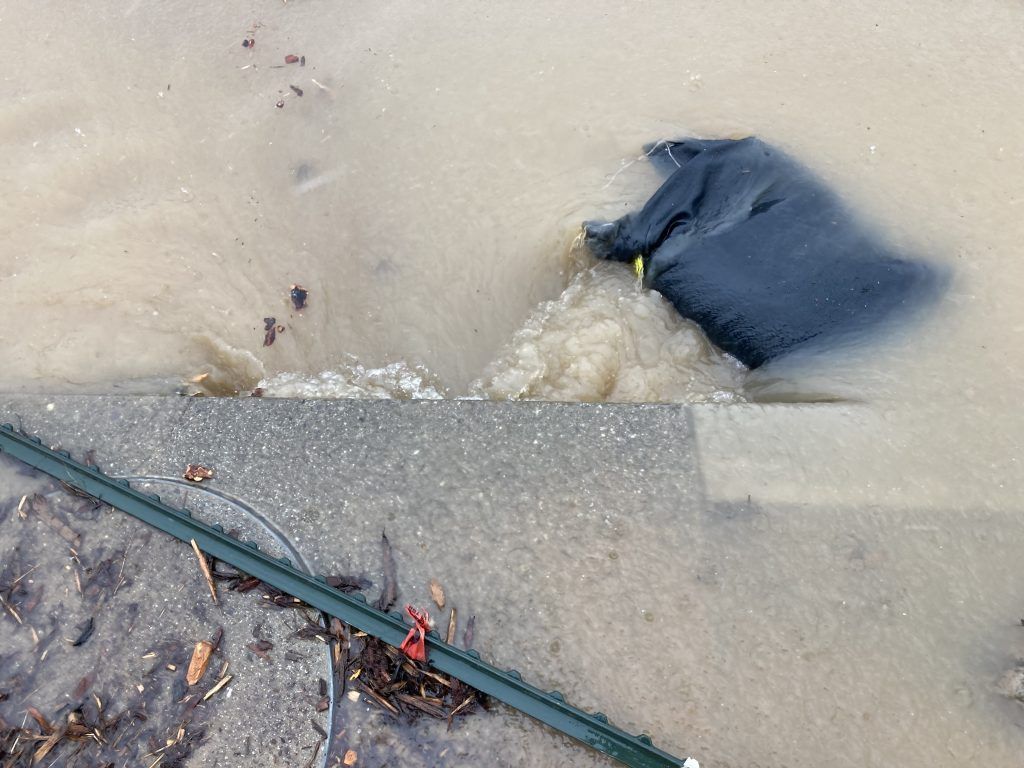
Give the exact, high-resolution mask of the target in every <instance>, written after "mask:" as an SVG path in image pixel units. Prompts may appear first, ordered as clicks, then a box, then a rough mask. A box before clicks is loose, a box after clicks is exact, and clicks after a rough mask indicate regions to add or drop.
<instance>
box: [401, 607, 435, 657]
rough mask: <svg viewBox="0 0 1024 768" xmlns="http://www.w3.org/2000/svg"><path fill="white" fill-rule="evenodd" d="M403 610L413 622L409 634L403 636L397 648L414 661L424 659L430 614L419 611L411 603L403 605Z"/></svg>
mask: <svg viewBox="0 0 1024 768" xmlns="http://www.w3.org/2000/svg"><path fill="white" fill-rule="evenodd" d="M405 612H406V613H408V614H409V616H410V617H411V618H412V620H413V621H414V622H415V624H414V626H413V628H412V629H410V630H409V634H408V635H406V636H405V640H403V641H402V644H401V645H400V646H398V648H399V650H400V651H402V653H404V654H405V655H406V656H408V657H409V658H410V659H412V660H414V661H426V660H427V642H426V639H427V632H429V631H430V616H429V615H427V612H426V611H423V612H422V613H420V612H419V611H417V610H416V609H415V608H413V607H412V606H411V605H407V606H405Z"/></svg>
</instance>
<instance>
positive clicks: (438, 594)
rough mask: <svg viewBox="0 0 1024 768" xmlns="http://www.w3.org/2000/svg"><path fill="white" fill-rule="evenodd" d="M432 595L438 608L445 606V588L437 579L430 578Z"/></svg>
mask: <svg viewBox="0 0 1024 768" xmlns="http://www.w3.org/2000/svg"><path fill="white" fill-rule="evenodd" d="M430 597H431V598H432V599H433V600H434V603H435V604H436V605H437V607H438V608H444V588H443V587H442V586H441V582H439V581H438V580H437V579H431V580H430Z"/></svg>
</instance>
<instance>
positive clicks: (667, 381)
mask: <svg viewBox="0 0 1024 768" xmlns="http://www.w3.org/2000/svg"><path fill="white" fill-rule="evenodd" d="M745 372H746V369H745V368H744V367H743V366H742V365H740V364H739V363H738V362H737V361H735V360H734V359H733V358H731V357H729V356H728V355H725V354H723V353H721V352H719V351H718V350H716V349H714V348H713V347H712V346H711V345H710V344H709V343H708V341H707V339H706V338H705V337H704V334H703V333H702V332H701V331H700V329H699V328H698V327H697V326H696V325H694V324H693V323H690V322H688V321H686V320H684V319H682V318H681V317H679V315H678V314H677V313H676V311H675V310H674V309H673V308H672V306H671V305H670V304H669V303H668V302H667V301H666V300H665V299H664V298H662V297H661V296H660V295H659V294H657V293H654V292H650V291H647V292H645V291H641V290H639V289H638V288H637V286H636V283H635V281H634V280H633V279H632V276H631V274H630V272H629V270H626V269H623V268H622V266H621V265H618V264H606V263H603V264H597V265H595V266H592V267H590V268H588V269H585V270H584V271H582V272H580V273H579V274H577V275H576V276H575V277H574V278H573V279H572V281H571V282H570V284H569V287H568V288H567V289H566V290H565V291H564V292H563V293H562V295H561V296H560V297H559V298H558V299H556V300H554V301H549V302H546V303H544V304H542V305H541V306H540V307H539V308H538V309H537V310H536V311H535V312H534V313H533V315H532V316H531V317H530V318H529V319H528V320H527V321H526V323H525V325H524V326H523V327H522V328H521V329H520V330H519V331H517V332H516V334H515V335H514V336H513V338H512V341H511V343H510V344H509V345H508V347H507V348H506V349H505V351H504V352H503V353H502V354H501V356H500V357H499V358H498V359H497V360H496V361H495V362H494V363H492V364H491V365H490V366H488V368H487V370H486V371H485V372H484V375H483V377H481V378H480V379H479V380H478V381H476V382H474V383H473V385H472V386H471V391H472V392H474V393H475V394H477V395H480V396H484V397H489V398H495V399H534V400H566V401H576V400H583V401H603V400H612V401H619V402H644V401H647V402H649V401H661V402H666V401H668V402H736V401H742V400H743V397H742V395H741V394H740V390H741V387H742V381H743V376H744V374H745Z"/></svg>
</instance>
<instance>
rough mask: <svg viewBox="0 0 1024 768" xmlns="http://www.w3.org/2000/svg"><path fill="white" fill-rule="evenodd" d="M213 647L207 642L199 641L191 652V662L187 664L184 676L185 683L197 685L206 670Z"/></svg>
mask: <svg viewBox="0 0 1024 768" xmlns="http://www.w3.org/2000/svg"><path fill="white" fill-rule="evenodd" d="M213 649H214V645H213V643H211V642H210V641H209V640H200V641H199V642H198V643H196V646H195V648H194V649H193V650H192V660H191V661H190V662H189V663H188V672H187V673H186V675H185V682H186V683H188V684H189V685H195V684H196V683H198V682H199V681H200V680H201V679H202V677H203V675H205V674H206V668H207V667H208V666H209V665H210V656H212V655H213Z"/></svg>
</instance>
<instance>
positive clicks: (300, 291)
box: [289, 94, 309, 311]
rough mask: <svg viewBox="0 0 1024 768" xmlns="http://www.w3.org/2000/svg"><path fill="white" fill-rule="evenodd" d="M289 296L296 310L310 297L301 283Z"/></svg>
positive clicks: (304, 305) (300, 308)
mask: <svg viewBox="0 0 1024 768" xmlns="http://www.w3.org/2000/svg"><path fill="white" fill-rule="evenodd" d="M300 95H301V94H300ZM289 296H291V300H292V306H293V307H295V309H296V310H298V311H301V310H303V309H305V308H306V299H307V298H309V291H307V290H306V289H305V288H303V287H302V286H301V285H293V286H292V287H291V292H290V293H289Z"/></svg>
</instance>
